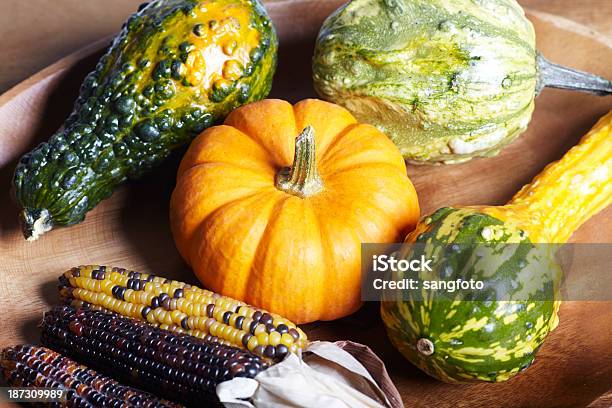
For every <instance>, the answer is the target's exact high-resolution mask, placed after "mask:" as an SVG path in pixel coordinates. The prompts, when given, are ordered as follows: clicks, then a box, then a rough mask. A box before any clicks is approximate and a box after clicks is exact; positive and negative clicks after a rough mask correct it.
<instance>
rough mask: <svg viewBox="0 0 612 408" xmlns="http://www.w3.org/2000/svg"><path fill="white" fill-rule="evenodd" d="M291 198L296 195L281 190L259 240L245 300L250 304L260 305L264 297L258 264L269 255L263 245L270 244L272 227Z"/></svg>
mask: <svg viewBox="0 0 612 408" xmlns="http://www.w3.org/2000/svg"><path fill="white" fill-rule="evenodd" d="M291 198H294V196H292V195H290V194H287V193H284V194H283V193H282V192H281V198H279V199H278V200H277V201H276V203H274V205H273V206H272V210H271V211H270V217H268V223H267V225H266V228H264V231H263V233H262V234H261V237H260V239H259V242H258V243H257V248H256V250H255V256H254V257H253V262H252V263H251V270H250V272H251V273H250V274H249V277H248V279H247V286H248V287H249V288H250V291H249V293H248V294H247V295H246V296H245V301H246V302H247V303H249V304H253V305H255V306H258V305H260V302H259V299H261V298H262V293H260V292H261V291H262V288H261V287H260V285H259V284H258V280H259V276H258V271H260V268H259V267H258V266H259V264H260V263H262V262H264V261H265V259H266V257H267V256H268V255H267V254H268V248H264V247H263V245H267V244H268V242H269V236H270V235H271V234H273V232H272V229H273V227H274V226H275V224H276V223H277V221H278V218H279V217H278V215H279V214H280V212H281V211H282V208H283V206H284V205H285V203H286V202H287V201H288V200H290V199H291ZM296 198H297V197H296ZM300 200H301V199H300ZM264 250H265V253H264V254H263V255H259V254H262V252H263V251H264ZM260 259H261V260H260ZM263 269H264V268H261V270H263ZM260 307H264V308H266V309H268V310H274V309H272V308H268V305H266V306H262V305H260Z"/></svg>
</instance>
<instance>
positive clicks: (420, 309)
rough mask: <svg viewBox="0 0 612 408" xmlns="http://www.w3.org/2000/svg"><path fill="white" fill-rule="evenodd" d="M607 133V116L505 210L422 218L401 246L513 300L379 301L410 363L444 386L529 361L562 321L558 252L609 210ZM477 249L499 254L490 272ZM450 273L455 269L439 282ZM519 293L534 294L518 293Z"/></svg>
mask: <svg viewBox="0 0 612 408" xmlns="http://www.w3.org/2000/svg"><path fill="white" fill-rule="evenodd" d="M611 130H612V112H610V113H608V114H607V115H606V116H605V117H604V118H602V119H601V120H600V121H599V123H598V124H597V125H596V126H595V127H594V128H593V129H592V130H591V132H590V133H589V134H587V135H586V136H585V137H584V138H583V139H582V141H581V142H580V144H579V145H577V146H575V147H574V148H572V149H571V150H570V151H569V152H568V153H566V155H565V156H564V157H563V158H562V159H561V160H560V161H558V162H556V163H553V164H550V165H549V166H548V167H546V168H545V169H544V171H543V172H542V173H541V174H540V175H538V176H537V177H536V178H535V179H534V180H533V182H532V183H531V184H528V185H526V186H524V187H523V188H522V189H521V190H520V191H519V192H518V193H517V194H516V195H515V196H514V197H513V198H512V200H510V202H509V203H508V204H506V205H504V206H497V207H456V208H442V209H439V210H437V211H436V212H434V213H433V214H432V215H429V216H426V217H425V218H423V220H422V221H421V222H420V223H419V224H418V226H417V228H416V229H415V230H414V231H413V232H412V233H410V234H409V235H408V237H407V238H406V240H405V242H407V243H422V244H423V247H424V248H425V249H424V250H423V251H425V252H428V253H429V254H432V253H436V254H438V255H440V254H444V255H445V256H438V257H437V258H435V259H434V262H433V268H432V269H433V270H434V274H436V273H439V275H438V276H439V277H445V278H448V279H449V280H454V279H456V278H461V279H463V280H465V281H469V280H470V279H474V280H483V281H486V282H493V281H495V280H497V281H499V282H501V283H504V284H505V285H506V286H505V287H506V289H505V293H506V294H508V295H511V296H512V297H511V298H508V299H509V300H503V299H501V298H498V297H496V296H495V295H497V294H495V293H493V295H494V296H493V298H491V299H485V298H483V299H478V300H474V301H472V300H466V299H467V298H463V299H462V301H453V299H450V300H449V299H441V298H440V297H436V292H434V291H430V292H427V293H425V294H424V295H423V296H424V297H423V298H419V299H417V298H416V297H415V293H414V292H413V291H405V292H404V293H393V294H392V293H390V292H388V293H385V294H384V296H383V302H382V306H381V309H382V311H381V312H382V318H383V320H384V322H385V325H386V327H387V332H388V334H389V337H390V339H391V341H392V343H393V344H394V345H395V346H396V347H397V348H398V350H400V351H401V353H402V354H403V355H404V356H405V357H406V358H408V360H410V361H411V362H412V363H414V364H415V365H417V366H418V367H419V368H421V369H422V370H423V371H425V372H427V373H428V374H430V375H431V376H433V377H436V378H438V379H440V380H443V381H448V382H463V381H474V380H483V381H491V382H498V381H504V380H507V379H508V378H510V377H512V376H514V375H516V374H517V373H518V372H520V371H522V370H523V369H525V368H527V367H528V366H529V365H530V364H531V363H532V362H533V360H534V357H535V354H536V352H537V351H538V348H539V347H540V346H541V345H542V343H543V341H544V339H545V338H546V336H547V335H548V333H549V332H550V331H551V330H553V329H554V328H555V327H556V326H557V324H558V322H559V319H558V316H557V312H558V309H559V305H560V301H559V299H558V298H557V297H555V296H554V295H555V294H556V289H557V287H556V286H557V284H558V283H559V280H560V277H559V274H560V270H559V268H558V264H556V263H555V261H554V259H553V257H552V256H553V255H554V254H553V252H554V251H555V249H557V248H558V246H557V245H556V244H562V243H565V242H566V241H567V240H568V239H569V238H570V236H571V235H572V233H573V231H574V230H576V229H577V228H578V227H579V226H580V225H581V224H583V223H584V222H585V221H587V220H588V219H589V218H590V217H591V216H592V215H594V214H595V213H597V212H598V211H600V210H602V209H604V208H605V207H606V206H608V205H609V204H610V203H612V139H610V132H611ZM463 244H468V245H472V246H471V247H470V248H471V251H472V252H469V253H461V251H457V253H453V250H454V249H455V247H457V248H459V249H461V248H462V245H463ZM474 244H478V246H476V245H474ZM507 244H517V245H507ZM534 244H545V245H534ZM549 244H553V245H549ZM476 248H478V250H482V249H483V248H488V249H490V250H491V251H496V250H497V251H498V252H497V255H494V256H489V257H488V265H489V268H486V267H485V268H483V267H482V264H479V262H480V258H479V257H478V256H476V255H477V254H476V253H475V251H476V250H477V249H476ZM542 248H544V249H542ZM547 251H549V252H550V254H547V253H546V252H547ZM407 255H410V254H407ZM537 263H539V265H537ZM447 265H451V266H452V269H451V273H450V274H448V275H446V276H445V275H444V273H443V272H442V271H443V270H444V268H445V267H446V266H447ZM538 266H539V267H538ZM534 267H535V269H531V271H535V273H534V272H531V274H529V273H530V269H528V268H534ZM539 272H541V274H539ZM429 276H430V275H427V274H425V275H422V276H421V277H429ZM525 290H531V291H530V292H528V293H521V291H525ZM512 299H518V300H512Z"/></svg>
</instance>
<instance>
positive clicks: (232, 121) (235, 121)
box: [224, 99, 301, 170]
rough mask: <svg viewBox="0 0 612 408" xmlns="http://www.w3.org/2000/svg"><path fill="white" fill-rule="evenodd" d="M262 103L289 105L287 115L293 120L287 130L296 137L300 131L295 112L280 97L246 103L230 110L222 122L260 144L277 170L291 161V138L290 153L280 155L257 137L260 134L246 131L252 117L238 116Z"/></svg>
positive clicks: (290, 141)
mask: <svg viewBox="0 0 612 408" xmlns="http://www.w3.org/2000/svg"><path fill="white" fill-rule="evenodd" d="M262 104H277V105H278V106H285V107H286V105H289V107H290V108H291V115H289V116H288V117H290V118H291V120H292V121H293V124H294V126H293V131H292V132H289V133H290V134H291V135H292V136H293V137H294V138H295V137H297V136H298V135H299V133H300V131H301V129H300V130H297V126H296V123H295V114H294V111H293V105H291V104H290V103H289V102H287V101H283V100H281V99H264V100H262V101H259V102H257V103H254V104H251V105H250V106H249V105H247V106H245V109H243V110H238V109H237V110H234V111H232V112H231V113H230V114H229V115H228V116H227V118H226V120H225V122H224V124H225V125H228V126H231V127H233V128H235V129H237V130H238V131H240V132H242V133H244V134H245V135H247V136H248V137H249V138H250V139H251V140H253V141H254V142H255V143H256V144H258V145H260V146H261V147H262V148H263V149H264V150H265V151H266V152H267V153H268V154H269V155H270V157H271V161H272V162H273V163H274V165H275V166H278V169H277V170H280V168H282V167H286V166H287V165H288V164H290V163H291V159H292V157H293V139H291V140H289V141H288V142H289V144H288V146H289V149H290V154H289V157H282V155H281V154H280V153H279V152H276V151H274V150H273V149H272V146H267V145H266V144H265V143H264V141H263V140H260V139H261V138H260V137H259V136H260V135H258V136H257V137H256V136H255V134H251V132H248V131H247V129H246V128H245V127H250V126H251V125H252V123H251V120H252V119H253V118H251V117H248V120H247V117H244V116H238V115H241V114H242V112H243V111H246V112H249V111H250V110H255V109H256V108H254V106H260V105H262ZM285 113H286V112H285Z"/></svg>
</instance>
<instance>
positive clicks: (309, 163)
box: [276, 126, 323, 198]
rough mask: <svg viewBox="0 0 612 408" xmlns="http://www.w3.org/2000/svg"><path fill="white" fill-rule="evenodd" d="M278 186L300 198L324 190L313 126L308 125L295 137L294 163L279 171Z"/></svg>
mask: <svg viewBox="0 0 612 408" xmlns="http://www.w3.org/2000/svg"><path fill="white" fill-rule="evenodd" d="M276 188H278V189H279V190H281V191H284V192H286V193H289V194H293V195H295V196H298V197H300V198H306V197H310V196H312V195H314V194H317V193H318V192H320V191H321V190H323V181H322V180H321V176H319V172H318V171H317V162H316V158H315V139H314V129H313V128H312V126H306V127H305V128H304V130H302V133H300V135H299V136H298V137H297V138H296V139H295V155H294V156H293V165H292V166H291V167H286V168H284V169H282V170H281V171H279V172H278V174H277V175H276Z"/></svg>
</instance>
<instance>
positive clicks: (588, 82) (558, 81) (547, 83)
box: [536, 52, 612, 96]
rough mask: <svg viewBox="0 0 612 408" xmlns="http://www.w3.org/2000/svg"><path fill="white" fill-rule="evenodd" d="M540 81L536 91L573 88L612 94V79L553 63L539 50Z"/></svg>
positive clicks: (602, 94)
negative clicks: (546, 88)
mask: <svg viewBox="0 0 612 408" xmlns="http://www.w3.org/2000/svg"><path fill="white" fill-rule="evenodd" d="M537 64H538V71H539V75H538V83H537V87H536V92H537V93H540V91H541V90H542V88H544V87H549V88H559V89H571V90H574V91H581V92H588V93H592V94H595V95H601V96H605V95H610V94H612V81H609V80H607V79H605V78H602V77H600V76H597V75H593V74H589V73H588V72H583V71H578V70H575V69H571V68H567V67H564V66H561V65H557V64H553V63H552V62H550V61H548V60H547V59H546V58H544V57H543V56H542V54H540V53H539V52H538V56H537Z"/></svg>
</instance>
